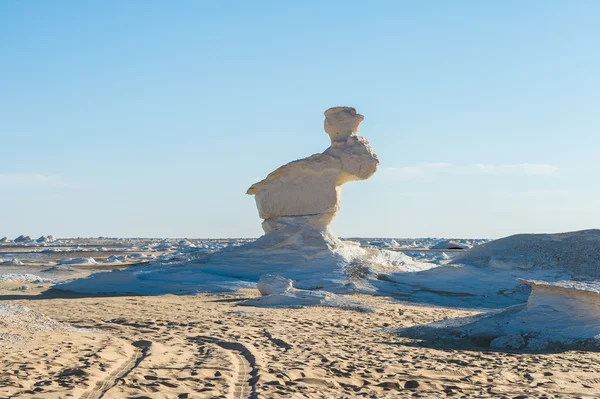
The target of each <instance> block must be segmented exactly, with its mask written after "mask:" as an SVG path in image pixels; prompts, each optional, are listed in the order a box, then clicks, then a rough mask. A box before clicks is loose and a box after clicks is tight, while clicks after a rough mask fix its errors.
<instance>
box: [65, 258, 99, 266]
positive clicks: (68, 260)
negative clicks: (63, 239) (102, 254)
mask: <svg viewBox="0 0 600 399" xmlns="http://www.w3.org/2000/svg"><path fill="white" fill-rule="evenodd" d="M97 263H98V262H96V260H95V259H94V258H75V259H73V258H63V259H61V260H59V261H58V262H57V264H58V265H95V264H97Z"/></svg>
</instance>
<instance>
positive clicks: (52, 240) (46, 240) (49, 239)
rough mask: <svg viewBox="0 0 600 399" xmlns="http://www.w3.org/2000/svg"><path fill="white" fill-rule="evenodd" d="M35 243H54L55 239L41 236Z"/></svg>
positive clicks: (50, 236)
mask: <svg viewBox="0 0 600 399" xmlns="http://www.w3.org/2000/svg"><path fill="white" fill-rule="evenodd" d="M35 241H36V242H38V243H46V242H54V241H56V239H55V238H54V236H52V235H49V236H41V237H40V238H38V239H37V240H35Z"/></svg>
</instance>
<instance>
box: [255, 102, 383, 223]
mask: <svg viewBox="0 0 600 399" xmlns="http://www.w3.org/2000/svg"><path fill="white" fill-rule="evenodd" d="M363 119H364V117H363V116H362V115H360V114H358V113H356V110H355V109H354V108H351V107H334V108H330V109H328V110H327V111H325V131H326V132H327V134H329V137H330V139H331V146H330V147H329V148H327V149H326V150H325V151H324V152H322V153H320V154H314V155H311V156H310V157H308V158H304V159H300V160H297V161H293V162H290V163H288V164H286V165H284V166H282V167H280V168H278V169H277V170H275V171H274V172H272V173H270V174H269V175H268V176H267V177H266V178H265V179H264V180H262V181H260V182H258V183H256V184H253V185H252V186H251V187H250V188H249V189H248V191H247V194H250V195H254V196H255V199H256V205H257V207H258V213H259V216H260V217H261V218H262V219H264V220H265V222H264V223H263V229H264V231H265V232H266V233H269V232H271V231H273V230H274V229H277V228H280V227H282V225H286V224H287V223H288V221H289V219H283V220H275V219H277V218H282V217H285V218H287V217H297V216H303V217H306V218H307V219H306V222H307V224H310V225H313V226H315V227H318V228H320V229H322V230H326V228H327V227H328V226H329V224H330V223H331V221H332V220H333V218H334V217H335V215H336V213H337V211H338V210H339V208H340V197H341V188H342V185H343V184H344V183H347V182H350V181H355V180H364V179H368V178H369V177H371V176H372V175H373V174H374V173H375V171H376V170H377V166H378V164H379V160H378V159H377V155H375V153H374V152H373V149H372V148H371V146H370V145H369V142H368V141H367V139H365V138H362V137H359V136H358V129H359V126H360V123H361V122H362V121H363Z"/></svg>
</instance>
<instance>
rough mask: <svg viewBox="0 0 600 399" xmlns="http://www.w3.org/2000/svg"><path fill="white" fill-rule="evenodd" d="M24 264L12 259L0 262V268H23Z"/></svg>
mask: <svg viewBox="0 0 600 399" xmlns="http://www.w3.org/2000/svg"><path fill="white" fill-rule="evenodd" d="M24 264H25V263H23V262H21V261H20V260H19V259H17V258H12V259H11V260H6V261H3V262H0V265H2V266H23V265H24Z"/></svg>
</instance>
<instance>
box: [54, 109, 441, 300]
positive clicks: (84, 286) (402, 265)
mask: <svg viewBox="0 0 600 399" xmlns="http://www.w3.org/2000/svg"><path fill="white" fill-rule="evenodd" d="M362 121H363V116H362V115H360V114H357V113H356V110H355V109H354V108H349V107H335V108H331V109H328V110H327V111H325V131H326V132H327V134H329V137H330V139H331V146H330V147H329V148H327V149H326V150H325V151H324V152H322V153H320V154H315V155H312V156H310V157H308V158H305V159H301V160H297V161H294V162H291V163H288V164H287V165H284V166H282V167H280V168H279V169H277V170H275V171H274V172H273V173H271V174H269V175H268V176H267V178H266V179H264V180H262V181H260V182H258V183H256V184H254V185H252V186H251V187H250V189H249V190H248V194H251V195H254V196H255V199H256V204H257V207H258V212H259V215H260V217H261V218H262V219H264V221H263V223H262V226H263V230H264V231H265V235H263V236H262V237H260V238H259V239H257V240H256V241H254V242H250V243H247V244H245V245H241V246H230V247H227V248H224V249H222V250H220V251H217V252H211V253H208V252H207V251H192V252H189V253H183V251H180V252H181V254H180V255H181V256H182V257H186V258H187V259H188V260H187V261H185V263H184V262H182V263H180V264H178V265H177V267H171V265H173V264H174V262H176V261H165V264H164V265H165V267H164V268H161V267H157V264H159V262H157V264H155V265H153V267H151V268H130V269H127V270H125V271H122V272H113V273H103V274H100V273H99V274H95V275H93V276H91V277H90V278H88V279H85V280H84V279H81V280H75V281H71V282H68V283H65V284H62V285H60V286H58V287H57V288H60V289H65V290H71V291H76V292H121V293H138V294H163V293H180V294H182V293H194V292H207V291H209V292H230V291H235V290H237V289H239V288H242V287H244V288H247V287H256V282H257V281H258V280H259V278H260V277H261V276H263V275H265V274H272V275H277V276H281V278H282V280H281V281H278V280H277V279H270V280H269V281H265V280H264V277H263V280H262V282H263V283H264V284H262V283H260V287H262V289H261V292H263V293H270V294H269V295H266V296H264V297H260V298H256V300H254V301H250V303H258V302H260V303H261V304H263V305H265V304H267V303H268V304H269V306H272V305H277V304H279V305H281V304H283V303H286V304H287V305H290V306H301V305H302V306H304V305H306V304H321V305H323V304H324V303H341V302H340V301H339V300H337V299H332V298H333V297H332V296H331V295H332V293H353V292H357V291H358V292H374V291H376V287H375V286H374V284H380V285H381V284H387V285H388V286H389V287H392V288H394V287H395V286H394V285H393V284H391V283H390V282H387V281H384V280H383V278H379V277H380V276H381V274H382V273H393V272H398V273H405V272H415V271H419V270H426V269H429V268H432V267H436V265H434V264H429V263H421V262H415V261H414V260H413V259H412V258H411V257H409V256H407V255H405V254H403V253H401V252H394V251H386V250H379V249H376V248H366V249H365V248H361V247H360V245H359V244H357V243H351V242H344V241H342V240H340V239H338V238H337V237H336V236H335V235H333V234H332V232H331V231H330V228H329V225H330V224H331V221H332V220H333V218H334V217H335V215H336V213H337V212H338V210H339V208H340V196H341V189H342V185H343V184H344V183H347V182H350V181H356V180H364V179H367V178H369V177H370V176H372V175H373V173H375V171H376V170H377V166H378V164H379V161H378V159H377V156H376V155H375V153H374V152H373V149H372V148H371V146H370V145H369V143H368V141H367V140H366V139H364V138H362V137H359V136H358V128H359V125H360V123H361V122H362ZM164 245H168V249H173V248H172V247H171V246H170V244H169V243H164ZM154 249H155V250H158V249H162V248H161V246H156V247H155V248H154ZM165 249H167V248H165ZM178 256H179V255H178ZM167 262H171V263H168V264H167ZM288 279H290V280H293V281H294V282H293V288H294V290H289V288H290V283H289V281H290V280H288ZM276 285H277V287H276V288H277V290H283V289H285V292H283V293H274V292H273V291H274V289H275V286H276ZM303 290H305V291H303ZM315 290H321V291H319V293H318V294H317V293H316V292H314V291H315ZM309 291H310V292H309ZM325 291H329V292H325ZM344 306H346V305H344Z"/></svg>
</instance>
